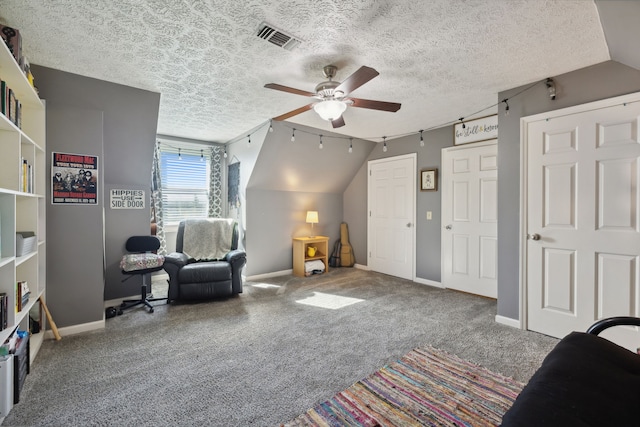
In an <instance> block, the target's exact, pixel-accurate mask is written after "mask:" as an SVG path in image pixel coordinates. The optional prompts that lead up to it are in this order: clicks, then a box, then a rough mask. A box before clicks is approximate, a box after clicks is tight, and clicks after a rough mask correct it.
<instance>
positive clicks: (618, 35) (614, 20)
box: [596, 0, 640, 70]
mask: <svg viewBox="0 0 640 427" xmlns="http://www.w3.org/2000/svg"><path fill="white" fill-rule="evenodd" d="M596 4H597V6H598V13H599V14H600V21H601V22H602V28H603V30H604V34H605V37H606V40H607V45H608V47H609V53H610V55H611V59H613V60H614V61H618V62H621V63H623V64H625V65H628V66H630V67H633V68H636V69H638V70H640V49H638V40H640V25H638V20H640V1H629V0H627V1H620V0H619V1H607V0H598V1H596Z"/></svg>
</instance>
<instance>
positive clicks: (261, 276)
mask: <svg viewBox="0 0 640 427" xmlns="http://www.w3.org/2000/svg"><path fill="white" fill-rule="evenodd" d="M287 274H293V269H291V270H282V271H274V272H273V273H264V274H256V275H254V276H247V277H246V278H245V280H248V281H250V282H255V281H256V280H262V279H269V278H271V277H278V276H286V275H287Z"/></svg>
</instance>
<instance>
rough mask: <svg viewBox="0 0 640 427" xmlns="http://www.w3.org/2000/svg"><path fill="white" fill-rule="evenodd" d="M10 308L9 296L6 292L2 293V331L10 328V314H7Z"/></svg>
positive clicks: (0, 322)
mask: <svg viewBox="0 0 640 427" xmlns="http://www.w3.org/2000/svg"><path fill="white" fill-rule="evenodd" d="M8 307H9V296H8V295H7V294H6V293H5V292H2V293H0V331H1V330H3V329H6V328H7V326H9V324H8V323H9V313H7V308H8Z"/></svg>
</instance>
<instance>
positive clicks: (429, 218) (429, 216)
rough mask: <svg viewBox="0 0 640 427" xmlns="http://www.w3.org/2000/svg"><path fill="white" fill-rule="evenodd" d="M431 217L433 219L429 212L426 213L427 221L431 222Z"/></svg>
mask: <svg viewBox="0 0 640 427" xmlns="http://www.w3.org/2000/svg"><path fill="white" fill-rule="evenodd" d="M432 217H433V215H432V214H431V211H427V220H428V221H431V218H432Z"/></svg>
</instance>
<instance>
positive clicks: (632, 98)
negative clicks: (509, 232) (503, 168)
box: [519, 92, 640, 329]
mask: <svg viewBox="0 0 640 427" xmlns="http://www.w3.org/2000/svg"><path fill="white" fill-rule="evenodd" d="M631 102H640V92H636V93H632V94H629V95H623V96H617V97H614V98H608V99H603V100H600V101H594V102H589V103H587V104H581V105H576V106H573V107H567V108H562V109H560V110H554V111H547V112H545V113H540V114H536V115H533V116H527V117H522V118H521V119H520V237H519V241H520V261H519V270H520V286H519V291H520V313H519V318H520V321H519V323H520V328H521V329H527V328H528V324H527V322H528V312H527V291H528V290H527V256H528V253H527V238H526V237H527V231H528V229H529V228H528V222H527V220H528V217H527V212H528V209H529V205H528V197H529V195H528V194H527V188H528V182H527V177H528V172H529V171H528V155H527V153H528V149H529V141H528V140H527V135H528V130H529V129H528V127H529V123H530V122H535V121H539V120H543V119H551V118H557V117H563V116H568V115H571V114H578V113H584V112H586V111H592V110H597V109H601V108H607V107H612V106H614V105H623V104H626V103H631Z"/></svg>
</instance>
